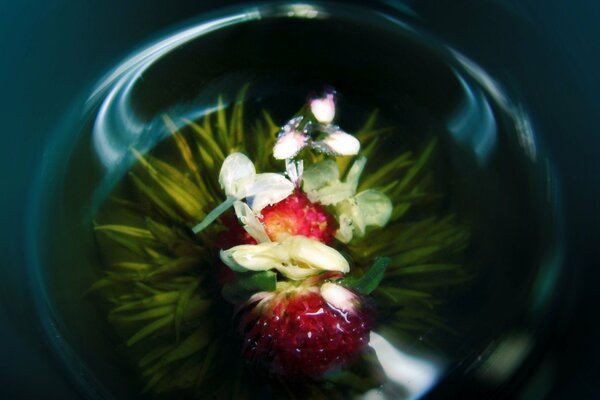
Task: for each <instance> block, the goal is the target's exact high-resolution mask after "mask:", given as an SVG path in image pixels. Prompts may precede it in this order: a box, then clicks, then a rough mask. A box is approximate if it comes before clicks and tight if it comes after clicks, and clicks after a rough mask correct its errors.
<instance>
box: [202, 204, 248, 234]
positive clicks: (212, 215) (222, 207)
mask: <svg viewBox="0 0 600 400" xmlns="http://www.w3.org/2000/svg"><path fill="white" fill-rule="evenodd" d="M236 201H237V198H236V197H234V196H227V199H225V201H224V202H222V203H221V204H219V205H218V206H217V207H216V208H214V209H213V210H212V211H211V212H209V213H208V215H207V216H206V217H204V219H203V220H202V222H200V223H199V224H198V225H196V226H194V227H193V228H192V231H193V232H194V233H200V232H202V231H203V230H204V229H205V228H206V227H207V226H209V225H210V224H212V223H213V221H214V220H215V219H217V218H219V216H220V215H221V214H223V213H224V212H225V211H227V210H228V209H229V208H230V207H231V206H232V205H233V203H235V202H236Z"/></svg>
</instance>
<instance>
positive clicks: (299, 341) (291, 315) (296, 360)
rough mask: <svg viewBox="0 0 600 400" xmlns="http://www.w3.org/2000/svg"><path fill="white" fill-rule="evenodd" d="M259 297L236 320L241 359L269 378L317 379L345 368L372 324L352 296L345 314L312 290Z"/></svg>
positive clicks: (367, 339)
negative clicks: (260, 369) (264, 369)
mask: <svg viewBox="0 0 600 400" xmlns="http://www.w3.org/2000/svg"><path fill="white" fill-rule="evenodd" d="M259 295H264V296H265V297H264V298H263V299H262V300H260V302H259V303H258V304H256V305H255V306H254V308H251V309H250V310H246V311H244V312H243V313H242V316H241V318H240V330H241V333H242V334H243V335H244V346H243V354H244V357H245V358H246V359H247V360H248V361H250V362H252V363H255V364H259V365H262V366H263V367H264V368H266V369H267V370H268V371H269V372H270V373H271V374H274V375H279V376H283V377H286V378H296V379H306V378H308V379H318V378H319V377H321V376H322V375H323V374H324V373H326V372H328V371H333V370H336V369H338V368H342V367H345V366H347V365H349V364H350V363H351V362H352V361H354V360H355V359H356V358H357V356H358V355H359V354H360V352H361V350H363V349H364V348H365V347H366V346H367V345H368V342H369V332H370V329H371V325H372V321H373V320H372V316H371V312H370V310H368V309H367V308H366V307H364V306H363V305H362V304H361V303H362V299H361V298H360V297H359V296H358V295H356V302H355V304H354V306H353V307H351V308H350V309H346V310H342V309H339V308H336V307H334V306H332V305H331V304H329V303H328V302H327V301H325V299H324V298H323V297H322V296H321V294H320V292H319V288H318V287H314V286H313V287H310V288H306V289H293V290H292V291H289V292H288V291H284V292H283V293H277V292H271V293H261V294H259Z"/></svg>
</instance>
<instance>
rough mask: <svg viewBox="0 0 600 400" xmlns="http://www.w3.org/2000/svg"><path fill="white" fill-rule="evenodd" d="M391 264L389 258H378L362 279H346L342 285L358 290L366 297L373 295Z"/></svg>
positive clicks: (342, 281)
mask: <svg viewBox="0 0 600 400" xmlns="http://www.w3.org/2000/svg"><path fill="white" fill-rule="evenodd" d="M389 264H390V259H389V257H378V258H376V259H375V262H374V263H373V265H372V266H371V268H369V269H368V270H367V272H365V274H364V275H363V276H361V277H360V278H358V279H357V278H352V277H348V278H344V279H342V280H341V281H340V283H341V284H342V285H344V286H347V287H351V288H353V289H356V290H358V291H359V292H360V293H362V294H364V295H368V294H371V292H373V290H375V289H377V286H379V284H380V283H381V280H382V279H383V275H384V274H385V270H386V269H387V267H388V265H389Z"/></svg>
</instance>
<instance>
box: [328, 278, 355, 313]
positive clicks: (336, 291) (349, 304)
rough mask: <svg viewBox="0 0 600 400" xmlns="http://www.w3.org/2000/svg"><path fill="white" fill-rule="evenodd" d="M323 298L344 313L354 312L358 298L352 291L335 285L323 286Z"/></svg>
mask: <svg viewBox="0 0 600 400" xmlns="http://www.w3.org/2000/svg"><path fill="white" fill-rule="evenodd" d="M321 296H323V299H325V301H326V302H327V303H329V304H330V305H331V306H333V307H335V308H337V309H339V310H342V311H354V307H355V305H356V303H357V301H358V296H357V295H356V294H354V293H352V292H351V291H350V290H348V289H346V288H345V287H343V286H340V285H337V284H335V283H330V282H328V283H324V284H323V285H322V286H321Z"/></svg>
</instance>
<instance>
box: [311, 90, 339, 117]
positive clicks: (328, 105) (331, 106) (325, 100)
mask: <svg viewBox="0 0 600 400" xmlns="http://www.w3.org/2000/svg"><path fill="white" fill-rule="evenodd" d="M310 111H311V112H312V113H313V115H314V116H315V118H316V119H317V121H319V122H321V123H322V124H329V123H331V121H333V118H334V117H335V96H334V94H333V93H327V94H326V95H325V96H324V97H321V98H317V99H313V100H311V102H310Z"/></svg>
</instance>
